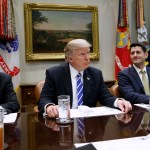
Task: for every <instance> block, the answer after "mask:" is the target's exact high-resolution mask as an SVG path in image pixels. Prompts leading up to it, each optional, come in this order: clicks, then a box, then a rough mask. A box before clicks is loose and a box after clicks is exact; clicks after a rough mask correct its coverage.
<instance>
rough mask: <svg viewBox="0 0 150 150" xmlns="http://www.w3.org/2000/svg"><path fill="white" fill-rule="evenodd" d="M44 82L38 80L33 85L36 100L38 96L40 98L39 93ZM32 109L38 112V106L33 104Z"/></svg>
mask: <svg viewBox="0 0 150 150" xmlns="http://www.w3.org/2000/svg"><path fill="white" fill-rule="evenodd" d="M44 83H45V81H40V82H38V83H37V84H36V85H35V97H36V100H37V101H38V100H39V98H40V94H41V91H42V88H43V86H44ZM33 111H34V112H39V110H38V106H35V107H34V108H33Z"/></svg>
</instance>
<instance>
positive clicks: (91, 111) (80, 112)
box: [70, 106, 124, 118]
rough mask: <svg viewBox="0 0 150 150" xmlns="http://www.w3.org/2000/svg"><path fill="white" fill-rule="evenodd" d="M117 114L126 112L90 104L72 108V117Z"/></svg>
mask: <svg viewBox="0 0 150 150" xmlns="http://www.w3.org/2000/svg"><path fill="white" fill-rule="evenodd" d="M116 114H124V112H122V111H120V110H118V109H115V108H110V107H106V106H102V107H92V108H91V107H88V106H79V107H78V109H71V110H70V116H71V118H79V117H93V116H106V115H116Z"/></svg>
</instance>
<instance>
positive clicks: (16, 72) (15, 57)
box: [0, 0, 20, 90]
mask: <svg viewBox="0 0 150 150" xmlns="http://www.w3.org/2000/svg"><path fill="white" fill-rule="evenodd" d="M0 21H1V24H0V71H1V72H5V73H7V74H10V75H11V76H12V80H13V84H14V88H15V90H17V88H18V87H19V83H20V68H19V51H18V48H19V42H18V36H17V34H16V30H15V29H16V27H15V16H14V10H13V3H12V0H0Z"/></svg>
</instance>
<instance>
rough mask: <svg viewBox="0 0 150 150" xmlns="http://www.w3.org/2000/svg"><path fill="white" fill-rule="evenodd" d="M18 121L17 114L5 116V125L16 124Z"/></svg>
mask: <svg viewBox="0 0 150 150" xmlns="http://www.w3.org/2000/svg"><path fill="white" fill-rule="evenodd" d="M16 119H17V113H10V114H8V115H4V123H14V122H15V121H16Z"/></svg>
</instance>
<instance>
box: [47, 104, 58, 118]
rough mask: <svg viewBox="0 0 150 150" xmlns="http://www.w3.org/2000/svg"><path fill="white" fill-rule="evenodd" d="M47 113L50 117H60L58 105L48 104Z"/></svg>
mask: <svg viewBox="0 0 150 150" xmlns="http://www.w3.org/2000/svg"><path fill="white" fill-rule="evenodd" d="M46 113H47V115H48V117H50V118H57V117H58V106H57V105H48V106H47V107H46Z"/></svg>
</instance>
